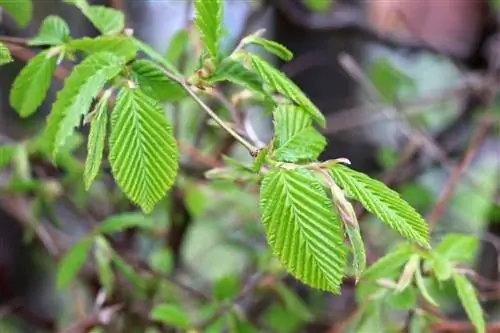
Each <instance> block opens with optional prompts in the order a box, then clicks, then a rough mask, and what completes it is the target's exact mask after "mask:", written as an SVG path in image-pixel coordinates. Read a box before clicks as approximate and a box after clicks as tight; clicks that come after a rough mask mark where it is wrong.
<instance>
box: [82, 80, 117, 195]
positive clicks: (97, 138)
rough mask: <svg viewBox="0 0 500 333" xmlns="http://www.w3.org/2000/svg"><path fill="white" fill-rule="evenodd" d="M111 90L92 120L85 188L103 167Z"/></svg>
mask: <svg viewBox="0 0 500 333" xmlns="http://www.w3.org/2000/svg"><path fill="white" fill-rule="evenodd" d="M110 95H111V90H107V91H106V92H105V93H104V96H103V97H102V98H101V100H100V101H99V103H97V106H96V108H95V111H94V112H95V113H94V114H93V117H92V121H91V122H90V133H89V138H88V142H87V160H86V161H85V170H84V172H83V181H84V183H85V189H87V190H88V189H89V188H90V186H91V185H92V183H93V182H94V179H95V177H96V176H97V175H98V174H99V169H100V167H101V161H102V154H103V151H104V142H105V140H106V131H107V125H108V100H109V96H110Z"/></svg>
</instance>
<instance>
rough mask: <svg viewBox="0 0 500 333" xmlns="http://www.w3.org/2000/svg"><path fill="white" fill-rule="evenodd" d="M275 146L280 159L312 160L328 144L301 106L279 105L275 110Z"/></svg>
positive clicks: (288, 160)
mask: <svg viewBox="0 0 500 333" xmlns="http://www.w3.org/2000/svg"><path fill="white" fill-rule="evenodd" d="M274 130H275V138H276V139H275V145H274V146H275V147H274V150H273V157H274V158H276V159H277V160H279V161H286V162H299V161H312V160H315V159H317V158H318V156H319V154H320V153H321V152H322V151H323V149H324V148H325V146H326V140H325V138H324V137H323V136H322V135H321V134H320V133H319V132H318V131H316V129H314V127H313V126H312V122H311V117H310V116H309V115H308V114H307V113H306V112H305V111H304V110H303V109H302V108H300V107H296V106H292V105H281V106H278V107H277V108H276V109H275V111H274Z"/></svg>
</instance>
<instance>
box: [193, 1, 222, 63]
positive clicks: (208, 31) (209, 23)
mask: <svg viewBox="0 0 500 333" xmlns="http://www.w3.org/2000/svg"><path fill="white" fill-rule="evenodd" d="M194 8H195V19H194V22H195V24H196V27H197V28H198V31H199V32H200V37H201V41H202V42H203V45H205V48H206V49H207V51H208V53H209V54H210V56H211V57H212V59H213V60H216V59H217V56H218V53H219V41H220V37H221V34H222V19H223V3H222V0H211V1H206V0H196V1H195V7H194Z"/></svg>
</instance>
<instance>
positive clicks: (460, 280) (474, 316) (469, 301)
mask: <svg viewBox="0 0 500 333" xmlns="http://www.w3.org/2000/svg"><path fill="white" fill-rule="evenodd" d="M453 279H454V281H455V288H456V289H457V293H458V297H459V298H460V302H461V303H462V306H463V308H464V309H465V312H466V313H467V316H468V317H469V319H470V321H471V322H472V324H473V325H474V327H475V328H476V330H477V331H478V332H485V323H484V317H483V310H482V308H481V304H479V300H478V298H477V295H476V290H475V289H474V286H473V285H472V284H471V283H470V282H469V280H467V278H466V277H465V276H463V275H460V274H454V275H453Z"/></svg>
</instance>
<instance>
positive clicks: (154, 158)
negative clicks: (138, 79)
mask: <svg viewBox="0 0 500 333" xmlns="http://www.w3.org/2000/svg"><path fill="white" fill-rule="evenodd" d="M111 126H112V127H111V137H110V155H109V160H110V163H111V170H112V171H113V175H114V177H115V179H116V182H117V183H118V186H119V187H120V188H121V189H122V190H123V191H124V193H125V194H126V195H127V197H128V198H130V200H132V201H133V202H134V203H136V204H138V205H139V206H140V207H141V208H142V209H143V211H144V212H146V213H150V212H151V211H152V210H153V207H154V206H155V205H156V203H157V202H158V201H160V200H161V199H162V198H163V197H164V196H165V194H166V193H167V191H168V190H169V189H170V188H171V187H172V185H173V183H174V181H175V178H176V175H177V169H178V152H177V144H176V142H175V139H174V137H173V134H172V127H171V125H170V124H169V123H168V121H167V119H166V116H165V113H164V110H163V109H162V108H161V107H160V106H159V105H158V104H157V103H156V102H155V100H153V99H152V98H150V97H148V96H147V95H146V94H145V93H143V92H142V91H141V90H139V89H122V90H121V91H120V94H119V95H118V97H117V99H116V104H115V108H114V110H113V114H112V118H111Z"/></svg>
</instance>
